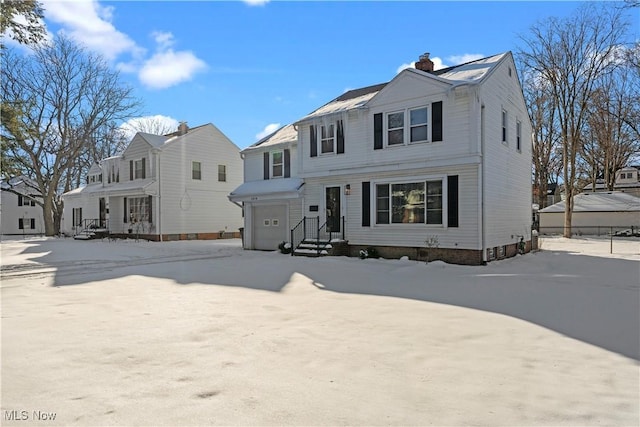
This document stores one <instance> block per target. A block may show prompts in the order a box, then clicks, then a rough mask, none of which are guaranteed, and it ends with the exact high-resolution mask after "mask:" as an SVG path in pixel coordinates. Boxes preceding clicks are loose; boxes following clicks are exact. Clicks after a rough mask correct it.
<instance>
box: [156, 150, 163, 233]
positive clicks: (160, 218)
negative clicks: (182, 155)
mask: <svg viewBox="0 0 640 427" xmlns="http://www.w3.org/2000/svg"><path fill="white" fill-rule="evenodd" d="M160 157H161V151H159V150H158V156H157V158H158V160H157V162H158V167H157V171H158V234H159V235H160V241H161V242H162V174H161V173H160V165H161V164H162V160H161V159H160Z"/></svg>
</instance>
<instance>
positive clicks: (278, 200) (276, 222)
mask: <svg viewBox="0 0 640 427" xmlns="http://www.w3.org/2000/svg"><path fill="white" fill-rule="evenodd" d="M297 141H298V133H297V132H296V130H295V128H294V127H293V126H292V125H287V126H284V127H282V128H280V129H278V130H277V131H275V132H274V133H272V134H271V135H269V136H267V137H265V138H263V139H261V140H260V141H258V142H256V143H255V144H253V145H251V146H250V147H248V148H245V149H244V150H242V152H241V156H242V159H243V160H244V181H245V182H244V184H242V185H241V186H239V187H238V188H236V189H235V190H234V191H233V192H231V194H230V195H229V199H230V200H232V201H233V202H234V203H237V204H241V203H242V204H244V206H243V208H244V222H245V226H244V236H243V243H244V247H245V248H247V249H261V250H274V249H276V248H277V247H278V244H280V243H281V242H284V241H289V240H290V239H289V230H291V228H292V227H293V226H295V225H296V223H297V222H298V221H300V218H302V184H303V181H302V179H301V178H300V177H298V176H297V175H298V167H297V162H296V160H297ZM292 160H293V161H292ZM240 206H242V205H240Z"/></svg>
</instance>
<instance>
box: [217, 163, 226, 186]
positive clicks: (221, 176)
mask: <svg viewBox="0 0 640 427" xmlns="http://www.w3.org/2000/svg"><path fill="white" fill-rule="evenodd" d="M218 181H219V182H227V166H226V165H218Z"/></svg>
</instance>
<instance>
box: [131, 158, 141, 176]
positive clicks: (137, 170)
mask: <svg viewBox="0 0 640 427" xmlns="http://www.w3.org/2000/svg"><path fill="white" fill-rule="evenodd" d="M133 172H134V174H133V178H134V179H143V178H144V160H143V159H140V160H136V161H134V162H133Z"/></svg>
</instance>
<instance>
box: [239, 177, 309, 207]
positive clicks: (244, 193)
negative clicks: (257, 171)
mask: <svg viewBox="0 0 640 427" xmlns="http://www.w3.org/2000/svg"><path fill="white" fill-rule="evenodd" d="M303 184H304V181H303V180H302V178H281V179H265V180H260V181H249V182H245V183H244V184H242V185H240V186H239V187H238V188H236V189H235V190H233V191H232V192H231V194H229V200H231V201H232V202H242V201H248V200H255V198H256V197H257V198H260V199H262V200H266V199H270V198H287V197H290V198H294V197H298V196H299V194H300V191H301V189H302V185H303Z"/></svg>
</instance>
